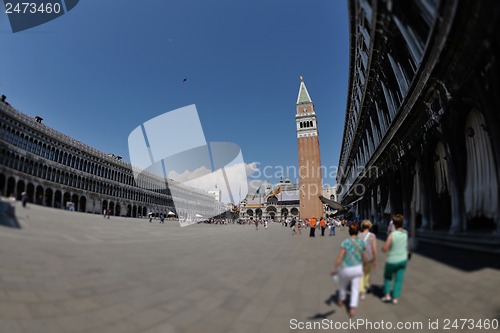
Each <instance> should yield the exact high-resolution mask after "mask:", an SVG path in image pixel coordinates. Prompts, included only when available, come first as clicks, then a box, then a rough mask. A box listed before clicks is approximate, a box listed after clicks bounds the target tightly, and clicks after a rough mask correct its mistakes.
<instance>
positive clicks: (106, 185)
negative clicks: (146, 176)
mask: <svg viewBox="0 0 500 333" xmlns="http://www.w3.org/2000/svg"><path fill="white" fill-rule="evenodd" d="M0 162H1V164H3V165H5V166H7V167H8V168H11V169H14V170H17V171H19V172H22V173H25V174H28V175H31V176H34V177H36V178H39V179H44V180H48V181H50V182H54V183H57V184H61V185H65V186H69V187H73V188H76V189H80V190H84V191H88V192H92V193H98V194H102V195H109V196H113V197H117V198H120V199H126V200H133V201H139V202H145V203H149V204H158V205H162V204H166V205H168V204H169V203H171V202H172V197H171V196H170V195H165V194H163V193H159V191H151V190H149V189H148V190H144V189H138V188H134V187H128V186H120V185H115V184H112V183H110V182H103V181H102V180H100V179H98V178H96V177H92V176H81V175H77V174H75V173H74V172H72V171H71V170H66V169H61V168H60V167H55V166H53V165H52V164H46V163H42V162H41V161H40V162H39V161H35V160H32V159H29V158H27V157H24V156H20V155H19V154H17V153H14V152H12V151H10V150H8V149H1V157H0ZM163 192H165V190H163Z"/></svg>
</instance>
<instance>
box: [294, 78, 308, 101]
mask: <svg viewBox="0 0 500 333" xmlns="http://www.w3.org/2000/svg"><path fill="white" fill-rule="evenodd" d="M302 103H312V100H311V96H309V92H308V91H307V88H306V84H305V83H304V78H303V77H302V75H301V76H300V87H299V95H298V96H297V103H296V104H302Z"/></svg>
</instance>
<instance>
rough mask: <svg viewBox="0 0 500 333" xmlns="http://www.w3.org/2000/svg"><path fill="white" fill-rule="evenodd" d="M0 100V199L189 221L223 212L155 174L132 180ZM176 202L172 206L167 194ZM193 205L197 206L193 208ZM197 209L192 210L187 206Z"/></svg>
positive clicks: (116, 165)
mask: <svg viewBox="0 0 500 333" xmlns="http://www.w3.org/2000/svg"><path fill="white" fill-rule="evenodd" d="M42 120H43V119H42V118H40V117H35V118H32V117H29V116H27V115H25V114H23V113H21V112H19V111H17V110H15V109H14V108H13V107H12V106H11V105H10V104H9V103H8V102H7V101H6V97H5V96H2V99H1V101H0V195H3V196H8V197H15V198H16V199H20V197H21V194H22V193H23V192H25V193H26V195H27V198H28V202H31V203H34V204H38V205H44V206H48V207H54V208H61V209H68V208H70V209H74V210H76V211H80V212H87V213H95V214H101V213H103V212H104V211H106V212H107V213H109V214H110V215H115V216H128V217H140V216H147V215H148V214H150V213H153V214H155V215H159V214H164V215H170V216H172V213H173V214H175V215H176V216H178V217H185V218H190V217H194V216H195V215H196V214H198V215H202V216H215V215H217V213H214V212H223V211H225V208H221V207H222V206H223V204H222V203H220V202H218V201H216V200H215V197H214V196H213V195H211V194H209V193H207V192H204V191H202V190H196V189H193V188H190V187H187V186H185V185H182V184H180V183H177V182H174V181H170V180H169V181H168V184H167V182H166V181H165V179H163V178H159V177H157V176H155V175H153V174H148V173H141V175H140V177H138V179H137V180H135V179H134V174H133V172H132V166H131V165H130V164H129V163H126V162H125V161H123V160H122V159H121V157H119V156H115V155H113V154H105V153H103V152H101V151H99V150H97V149H95V148H93V147H90V146H88V145H86V144H84V143H82V142H80V141H77V140H75V139H73V138H70V137H68V136H67V135H64V134H62V133H60V132H58V131H56V130H54V129H52V128H50V127H48V126H46V125H44V124H43V123H42ZM172 187H176V188H177V190H178V191H176V193H179V194H178V196H179V198H176V203H177V206H174V203H173V200H172V197H171V193H170V189H171V188H172ZM193 202H195V203H196V204H195V205H194V204H193ZM194 206H196V207H197V211H191V209H190V207H194Z"/></svg>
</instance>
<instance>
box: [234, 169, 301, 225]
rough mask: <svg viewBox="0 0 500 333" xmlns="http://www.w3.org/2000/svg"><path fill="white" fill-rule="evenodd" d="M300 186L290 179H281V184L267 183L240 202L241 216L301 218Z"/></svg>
mask: <svg viewBox="0 0 500 333" xmlns="http://www.w3.org/2000/svg"><path fill="white" fill-rule="evenodd" d="M299 214H300V197H299V186H298V185H297V184H292V183H291V182H290V179H288V178H287V179H285V180H284V181H283V180H280V183H279V184H276V185H270V184H269V185H267V186H266V188H265V190H264V191H263V192H261V191H260V190H259V193H254V194H250V193H249V194H247V196H246V197H245V198H244V199H243V200H242V201H241V203H240V218H242V219H244V220H249V219H264V220H272V221H276V222H278V221H284V220H286V219H287V218H292V217H295V218H300V215H299Z"/></svg>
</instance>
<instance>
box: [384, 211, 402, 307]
mask: <svg viewBox="0 0 500 333" xmlns="http://www.w3.org/2000/svg"><path fill="white" fill-rule="evenodd" d="M403 221H404V217H403V215H401V214H396V215H394V216H393V217H392V223H393V224H394V228H395V230H394V231H393V232H391V234H390V235H389V236H388V237H387V240H386V241H385V244H384V246H382V251H384V252H389V256H388V257H387V261H386V264H385V270H384V293H385V296H384V297H383V298H382V301H383V302H392V303H393V304H398V299H399V296H400V295H401V287H402V286H403V280H404V275H405V270H406V264H407V262H408V233H407V232H406V230H404V229H403ZM393 278H394V288H393V289H392V298H391V285H392V280H393Z"/></svg>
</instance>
